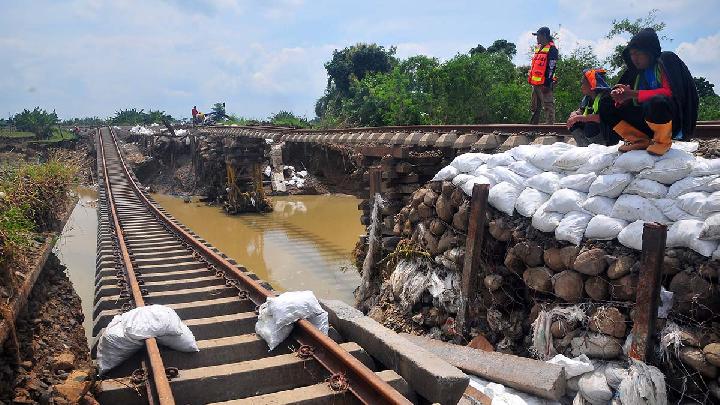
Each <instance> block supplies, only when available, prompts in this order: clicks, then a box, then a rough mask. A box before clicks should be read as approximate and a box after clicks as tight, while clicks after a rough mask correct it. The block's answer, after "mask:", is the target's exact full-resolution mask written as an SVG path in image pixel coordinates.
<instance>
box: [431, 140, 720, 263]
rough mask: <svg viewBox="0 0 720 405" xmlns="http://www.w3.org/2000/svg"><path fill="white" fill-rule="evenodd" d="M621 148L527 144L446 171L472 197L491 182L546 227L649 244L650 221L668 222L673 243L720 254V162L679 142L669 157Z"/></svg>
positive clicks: (507, 202) (466, 158) (493, 199)
mask: <svg viewBox="0 0 720 405" xmlns="http://www.w3.org/2000/svg"><path fill="white" fill-rule="evenodd" d="M617 148H618V147H617V145H615V146H612V147H606V146H602V145H590V146H588V147H576V146H573V145H570V144H566V143H562V142H558V143H555V144H553V145H522V146H517V147H515V148H512V149H510V150H508V151H506V152H502V153H499V154H492V155H490V154H483V153H468V154H464V155H460V156H458V157H456V158H455V159H454V160H453V161H452V162H451V163H450V165H449V166H447V167H445V168H443V169H442V170H440V171H439V172H438V173H437V174H436V176H435V177H434V178H433V180H435V181H443V180H446V181H451V182H452V184H454V185H455V186H457V187H459V188H460V189H462V190H463V192H464V193H465V194H466V195H468V196H469V195H470V194H471V193H472V188H473V186H474V185H475V184H478V183H482V184H489V185H490V195H489V203H490V205H491V206H493V207H495V208H496V209H498V210H499V211H501V212H503V213H505V214H506V215H508V216H512V215H513V214H514V213H515V212H516V211H517V212H518V213H519V214H520V215H522V216H524V217H528V218H532V225H533V226H534V227H535V228H536V229H538V230H540V231H542V232H554V234H555V238H556V239H558V240H561V241H567V242H570V243H572V244H575V245H580V243H581V242H582V240H583V239H587V240H612V239H616V238H617V239H618V241H619V242H620V243H621V244H623V245H624V246H627V247H629V248H632V249H635V250H640V249H641V248H642V246H641V242H642V231H643V223H645V222H659V223H663V224H666V225H668V238H667V245H668V247H684V248H689V249H692V250H694V251H696V252H698V253H700V254H701V255H703V256H706V257H711V256H712V257H714V258H720V249H718V244H719V243H720V159H704V158H702V157H695V156H693V155H692V152H693V151H694V150H696V149H697V144H696V143H681V142H676V143H675V144H674V145H673V148H672V149H671V150H670V151H669V152H668V153H667V154H665V155H664V156H659V157H657V156H652V155H650V154H648V153H647V152H646V151H631V152H628V153H624V154H621V153H619V152H618V150H617Z"/></svg>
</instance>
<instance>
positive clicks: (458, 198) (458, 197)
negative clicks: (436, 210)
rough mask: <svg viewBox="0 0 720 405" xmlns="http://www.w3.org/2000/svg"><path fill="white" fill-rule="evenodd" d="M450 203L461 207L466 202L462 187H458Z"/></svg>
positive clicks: (451, 196) (455, 206)
mask: <svg viewBox="0 0 720 405" xmlns="http://www.w3.org/2000/svg"><path fill="white" fill-rule="evenodd" d="M450 203H451V204H452V206H453V207H454V208H458V207H460V206H461V205H462V204H463V203H465V193H463V191H462V190H461V189H459V188H456V189H455V191H453V192H452V194H451V195H450Z"/></svg>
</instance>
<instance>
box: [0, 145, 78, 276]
mask: <svg viewBox="0 0 720 405" xmlns="http://www.w3.org/2000/svg"><path fill="white" fill-rule="evenodd" d="M77 171H78V164H77V163H76V162H73V161H72V160H70V159H69V158H68V157H66V156H64V155H62V154H60V153H56V154H54V155H53V157H52V158H51V159H49V160H48V161H47V162H45V163H36V164H27V163H22V164H20V165H17V166H13V165H10V164H4V165H3V167H2V168H0V287H5V286H12V285H14V284H15V283H14V281H13V280H14V278H15V275H14V274H15V271H16V270H20V269H21V267H22V266H21V264H22V262H23V260H24V259H26V258H27V257H28V256H29V255H30V253H31V251H32V247H33V244H34V243H33V242H34V241H35V239H36V238H39V237H40V235H41V234H42V233H43V232H47V231H49V230H51V229H52V228H53V226H54V225H55V224H56V222H57V221H58V220H59V219H60V217H61V215H62V214H63V212H64V210H65V209H66V205H67V204H66V203H67V198H68V192H69V191H70V189H71V187H72V185H73V184H74V179H75V174H76V173H77Z"/></svg>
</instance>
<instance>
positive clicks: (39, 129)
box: [12, 107, 59, 138]
mask: <svg viewBox="0 0 720 405" xmlns="http://www.w3.org/2000/svg"><path fill="white" fill-rule="evenodd" d="M58 121H59V120H58V116H57V114H56V113H55V111H53V112H51V113H49V112H47V111H45V110H43V109H41V108H40V107H35V108H34V109H33V110H32V111H30V110H28V109H25V110H23V111H22V112H20V113H18V114H15V116H14V117H13V118H12V122H13V124H15V126H16V127H17V129H19V130H21V131H28V132H32V133H34V134H35V135H37V136H38V137H40V138H49V137H50V136H51V135H52V133H53V129H54V128H55V126H56V125H57V123H58Z"/></svg>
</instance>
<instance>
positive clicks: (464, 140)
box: [453, 133, 480, 149]
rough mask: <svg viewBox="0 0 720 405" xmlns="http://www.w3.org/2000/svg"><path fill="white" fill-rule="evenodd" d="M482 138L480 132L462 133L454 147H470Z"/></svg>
mask: <svg viewBox="0 0 720 405" xmlns="http://www.w3.org/2000/svg"><path fill="white" fill-rule="evenodd" d="M478 139H480V134H477V133H469V134H462V135H460V136H459V137H458V139H457V140H456V141H455V143H454V144H453V149H470V148H471V147H472V146H473V145H474V144H475V142H477V141H478Z"/></svg>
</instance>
